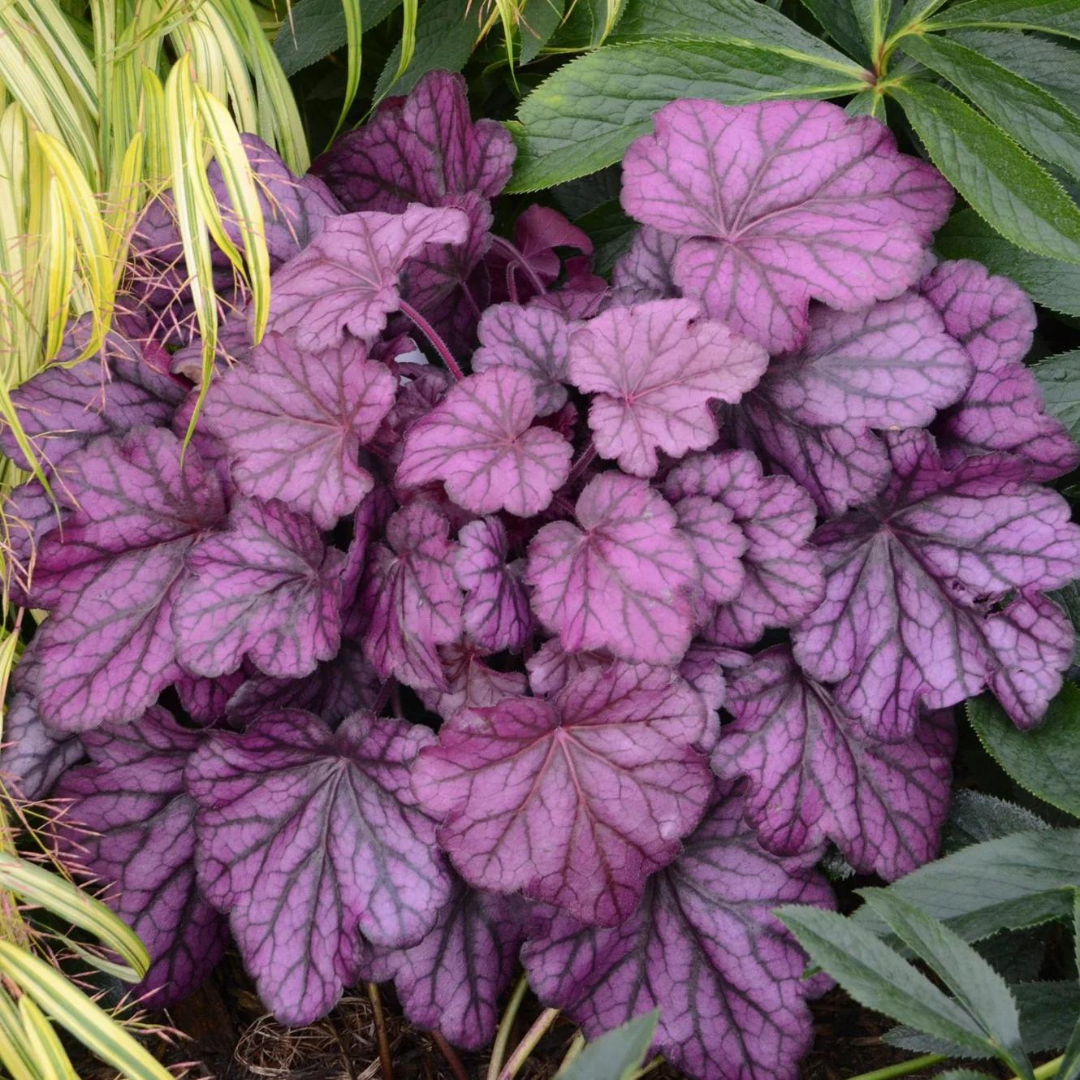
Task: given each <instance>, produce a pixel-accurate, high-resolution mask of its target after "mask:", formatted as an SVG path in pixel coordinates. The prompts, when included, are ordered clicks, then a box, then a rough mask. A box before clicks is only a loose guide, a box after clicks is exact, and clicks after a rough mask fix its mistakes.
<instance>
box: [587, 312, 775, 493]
mask: <svg viewBox="0 0 1080 1080" xmlns="http://www.w3.org/2000/svg"><path fill="white" fill-rule="evenodd" d="M702 314H703V312H702V309H701V306H700V305H699V304H697V303H696V302H695V301H692V300H654V301H650V302H648V303H645V304H637V305H635V306H634V307H630V308H613V309H611V310H610V311H606V312H604V313H603V314H602V315H598V316H597V317H596V318H595V319H592V320H590V321H589V322H588V323H587V324H586V325H585V326H584V327H583V328H582V329H580V330H577V331H576V332H575V333H574V336H573V338H572V339H571V342H570V364H569V373H570V381H571V382H572V383H573V384H574V385H575V386H576V387H577V388H578V389H579V390H583V391H585V392H586V393H591V394H595V395H596V396H595V397H594V398H593V400H592V406H591V408H590V409H589V427H590V428H592V432H593V441H594V442H595V444H596V448H597V450H598V451H599V452H600V454H601V455H602V456H603V457H606V458H614V459H616V460H617V461H618V463H619V467H620V468H621V469H622V470H623V471H624V472H628V473H632V474H633V475H635V476H652V475H653V474H654V473H655V472H656V469H657V458H656V452H657V450H663V451H664V452H665V453H667V454H670V455H671V456H672V457H682V456H683V454H685V453H686V452H687V451H688V450H704V449H705V448H706V447H708V446H711V445H712V444H713V443H714V442H716V438H717V434H718V433H717V428H716V421H715V419H714V418H713V415H712V412H711V410H710V408H709V402H710V401H726V402H729V403H733V402H736V401H738V400H739V398H740V397H741V396H742V395H743V393H744V392H745V391H747V390H749V389H750V388H751V387H752V386H753V385H754V384H755V383H756V382H757V381H758V379H759V378H760V377H761V374H762V372H763V371H764V370H765V365H766V364H767V363H768V357H767V356H766V354H765V351H764V350H763V349H762V348H760V346H758V345H755V344H754V343H753V342H751V341H747V340H745V339H744V338H739V337H736V336H735V335H733V334H732V333H731V332H730V331H729V330H728V329H727V327H726V326H723V325H722V324H721V323H716V322H711V321H709V320H706V319H701V315H702Z"/></svg>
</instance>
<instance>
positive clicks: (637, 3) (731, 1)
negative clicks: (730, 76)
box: [611, 0, 872, 77]
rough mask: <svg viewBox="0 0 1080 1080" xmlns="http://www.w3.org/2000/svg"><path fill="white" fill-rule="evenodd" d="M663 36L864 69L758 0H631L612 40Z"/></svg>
mask: <svg viewBox="0 0 1080 1080" xmlns="http://www.w3.org/2000/svg"><path fill="white" fill-rule="evenodd" d="M871 2H872V0H871ZM833 6H834V7H835V6H836V5H833ZM840 6H841V7H842V6H843V4H841V5H840ZM664 38H672V39H677V40H682V41H686V40H696V41H703V40H710V41H729V42H732V43H735V44H743V45H763V46H765V47H767V48H770V49H775V50H776V51H777V52H786V53H787V54H788V55H790V56H793V57H796V58H799V59H804V60H809V59H815V60H816V61H817V62H819V63H821V64H822V65H823V66H826V67H829V68H832V69H833V70H835V71H843V72H850V73H852V74H854V75H855V76H856V77H857V76H858V74H859V72H860V71H861V68H860V66H859V65H858V64H856V63H854V62H853V61H852V60H850V59H849V58H848V57H847V56H845V55H844V54H843V53H842V52H838V51H837V50H836V49H834V48H833V47H832V46H831V45H828V44H826V43H825V42H824V41H822V40H821V38H819V37H816V36H815V35H814V34H811V33H808V32H807V31H806V30H804V29H803V28H802V27H801V26H799V25H798V24H796V23H793V22H792V21H791V20H790V19H789V18H787V17H786V16H784V15H781V14H780V12H779V11H775V10H773V8H771V7H769V6H768V5H767V4H761V3H758V0H664V3H657V2H656V0H630V2H629V3H628V4H627V5H626V11H625V12H624V13H623V17H622V19H621V20H620V21H619V24H618V26H617V28H616V30H615V33H614V34H613V35H612V38H611V41H612V43H620V42H621V43H623V44H625V43H627V42H632V41H656V40H660V39H664Z"/></svg>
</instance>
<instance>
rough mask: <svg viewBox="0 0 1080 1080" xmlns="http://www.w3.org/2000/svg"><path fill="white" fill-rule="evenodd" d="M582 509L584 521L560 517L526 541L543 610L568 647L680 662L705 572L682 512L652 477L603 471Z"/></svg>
mask: <svg viewBox="0 0 1080 1080" xmlns="http://www.w3.org/2000/svg"><path fill="white" fill-rule="evenodd" d="M576 513H577V520H578V523H579V525H580V528H579V527H578V526H575V525H573V524H571V523H570V522H568V521H556V522H553V523H552V524H550V525H545V526H544V527H543V528H542V529H541V530H540V531H539V532H538V533H537V534H536V536H535V537H534V538H533V541H532V543H531V544H530V545H529V554H528V568H527V570H526V574H525V580H526V582H527V583H528V584H529V585H531V586H532V588H533V596H532V605H533V611H534V612H535V613H536V615H537V617H538V618H539V619H540V621H541V622H543V623H544V624H545V625H546V626H548V627H550V628H551V629H552V630H553V631H555V632H556V633H557V634H558V635H559V638H560V640H561V641H562V644H563V648H565V649H566V650H567V651H569V652H578V651H581V650H587V649H610V650H611V651H612V652H613V653H614V654H615V655H616V656H619V657H622V658H623V659H625V660H645V661H648V662H649V663H656V664H663V663H674V662H677V661H678V660H679V659H680V658H681V657H682V654H683V653H684V652H685V651H686V647H687V645H689V643H690V631H691V623H692V618H691V610H690V601H689V599H688V596H689V594H690V593H691V591H692V590H693V589H694V588H696V587H697V585H698V583H699V581H700V570H699V569H698V566H697V561H696V559H695V558H694V553H693V549H692V547H691V545H690V542H689V541H688V540H687V539H686V537H685V536H683V535H682V533H681V532H679V530H678V528H677V524H678V521H677V518H676V515H675V511H674V510H672V508H671V507H670V506H669V505H668V504H667V502H665V500H664V499H663V497H662V496H660V495H659V494H658V493H657V492H655V491H653V490H651V489H650V488H649V486H648V484H646V483H645V481H643V480H637V479H634V478H633V477H629V476H622V475H620V474H619V473H602V474H601V475H600V476H597V477H596V478H595V479H593V480H591V481H590V482H589V484H588V486H587V487H586V488H585V490H584V491H583V492H582V493H581V495H580V497H579V498H578V501H577V508H576Z"/></svg>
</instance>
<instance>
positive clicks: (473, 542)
mask: <svg viewBox="0 0 1080 1080" xmlns="http://www.w3.org/2000/svg"><path fill="white" fill-rule="evenodd" d="M458 544H459V545H460V546H459V548H458V551H457V557H456V559H455V560H454V576H455V577H456V578H457V583H458V584H459V585H460V586H461V587H462V588H463V589H464V590H465V593H466V596H465V604H464V608H463V612H462V613H463V616H464V620H465V630H466V632H467V633H468V634H469V637H470V638H472V640H473V641H475V642H476V644H477V645H479V646H480V647H481V648H483V649H487V650H488V651H489V652H493V653H496V652H501V651H502V650H503V649H509V650H510V651H511V652H520V651H521V649H522V648H523V647H524V645H525V642H526V641H528V639H529V637H530V636H531V634H532V629H533V618H532V612H531V610H530V608H529V597H528V594H527V593H526V591H525V585H524V583H523V582H522V580H521V574H520V573H519V572H518V569H517V568H516V567H512V566H510V565H508V562H507V558H508V555H507V551H508V542H507V538H506V526H505V525H503V523H502V522H501V521H500V520H499V519H498V518H484V519H483V520H481V521H470V522H469V523H468V524H467V525H463V526H462V528H461V530H460V531H459V533H458Z"/></svg>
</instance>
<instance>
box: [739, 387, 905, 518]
mask: <svg viewBox="0 0 1080 1080" xmlns="http://www.w3.org/2000/svg"><path fill="white" fill-rule="evenodd" d="M766 394H767V391H766V390H765V389H762V391H761V392H760V393H758V394H753V393H752V394H748V395H747V396H746V397H745V398H743V400H742V401H741V402H740V404H739V407H738V408H737V409H736V410H735V440H736V442H737V443H738V445H739V446H743V447H746V449H748V450H753V451H754V453H755V454H756V455H757V457H758V458H759V459H760V460H761V461H762V462H763V463H764V464H765V465H766V466H768V467H770V468H771V469H772V470H773V471H780V472H784V473H787V474H788V475H789V476H791V477H792V479H793V480H795V481H796V482H797V483H798V484H799V485H800V486H801V487H803V488H805V489H806V491H808V492H809V493H810V495H811V497H812V498H813V500H814V502H815V503H817V505H818V506H819V507H820V508H821V510H822V512H823V513H824V514H840V513H843V512H844V511H845V510H846V509H847V508H848V507H849V506H853V505H858V504H859V503H863V502H866V501H867V500H869V499H872V498H873V497H874V496H875V495H876V494H877V493H878V492H879V491H881V489H882V488H883V487H884V486H885V483H886V481H887V480H888V479H889V455H888V453H887V452H886V450H885V447H884V445H883V444H882V442H881V439H879V438H878V436H877V435H875V434H874V432H872V431H867V430H866V429H862V430H857V431H850V430H848V429H847V428H846V427H843V426H841V425H831V426H827V427H820V426H817V425H810V424H803V423H800V422H799V421H797V420H795V419H794V418H793V417H791V416H789V415H787V414H785V413H783V412H780V411H778V410H777V409H776V407H775V406H774V405H773V404H772V403H771V402H770V401H769V400H768V397H767V396H766Z"/></svg>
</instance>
